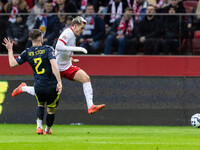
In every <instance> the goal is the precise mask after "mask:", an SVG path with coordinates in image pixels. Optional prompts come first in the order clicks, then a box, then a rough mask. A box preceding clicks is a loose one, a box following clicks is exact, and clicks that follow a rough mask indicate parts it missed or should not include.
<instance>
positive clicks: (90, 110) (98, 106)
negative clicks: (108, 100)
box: [88, 104, 106, 114]
mask: <svg viewBox="0 0 200 150" xmlns="http://www.w3.org/2000/svg"><path fill="white" fill-rule="evenodd" d="M105 106H106V105H105V104H102V105H92V107H91V108H90V109H88V114H94V113H95V112H97V111H99V110H101V109H103V108H104V107H105Z"/></svg>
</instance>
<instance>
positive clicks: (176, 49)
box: [0, 0, 200, 55]
mask: <svg viewBox="0 0 200 150" xmlns="http://www.w3.org/2000/svg"><path fill="white" fill-rule="evenodd" d="M0 12H1V13H0V42H1V43H2V41H3V38H4V37H9V38H10V39H12V40H13V41H14V53H15V54H19V53H21V52H22V51H23V50H24V49H25V48H28V47H30V46H31V45H32V43H31V42H30V40H29V39H28V33H29V31H30V30H31V29H34V28H35V29H40V30H41V31H42V32H43V37H44V44H48V45H51V46H53V47H54V46H55V44H56V41H57V38H58V36H59V35H60V33H61V32H62V31H63V30H64V29H66V28H68V27H70V25H71V21H72V19H73V18H74V17H76V16H78V15H80V16H83V17H84V18H85V19H86V20H87V24H86V26H85V30H84V32H83V34H82V35H81V36H80V37H77V41H76V42H77V46H81V47H84V48H86V49H87V50H88V53H89V54H97V55H100V54H101V55H137V54H140V55H141V54H142V55H143V54H144V55H198V54H200V46H199V45H200V44H198V43H200V2H199V1H192V0H189V1H188V0H187V1H181V0H1V1H0ZM5 53H7V51H6V49H5V47H4V46H3V45H0V54H5Z"/></svg>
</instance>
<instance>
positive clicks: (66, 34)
mask: <svg viewBox="0 0 200 150" xmlns="http://www.w3.org/2000/svg"><path fill="white" fill-rule="evenodd" d="M70 34H71V33H70V32H68V31H67V30H65V31H63V33H62V34H61V35H60V37H59V39H58V42H62V43H64V44H65V45H67V43H68V41H69V39H70V37H71V35H70Z"/></svg>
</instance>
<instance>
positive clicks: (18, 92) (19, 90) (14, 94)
mask: <svg viewBox="0 0 200 150" xmlns="http://www.w3.org/2000/svg"><path fill="white" fill-rule="evenodd" d="M23 86H26V83H24V82H22V83H21V84H20V85H19V86H18V87H17V88H16V89H14V90H13V92H12V97H15V96H17V95H18V94H20V93H22V92H23V91H22V87H23Z"/></svg>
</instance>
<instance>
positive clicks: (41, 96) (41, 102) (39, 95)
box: [35, 88, 45, 134]
mask: <svg viewBox="0 0 200 150" xmlns="http://www.w3.org/2000/svg"><path fill="white" fill-rule="evenodd" d="M44 92H45V89H38V88H37V89H36V90H35V97H36V99H37V103H38V107H37V109H36V117H37V119H36V123H37V134H43V126H42V122H43V118H44V109H45V93H44Z"/></svg>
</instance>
